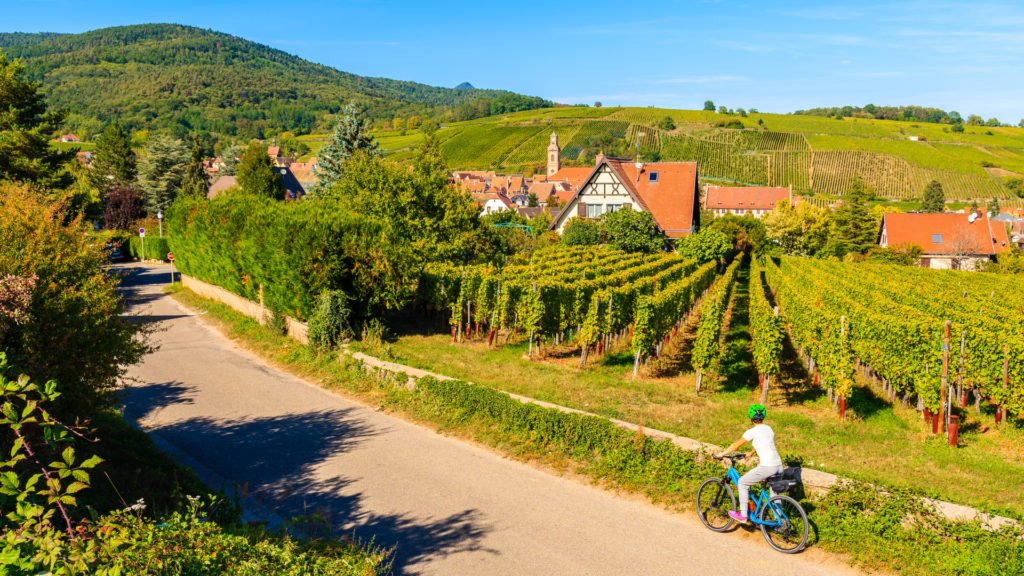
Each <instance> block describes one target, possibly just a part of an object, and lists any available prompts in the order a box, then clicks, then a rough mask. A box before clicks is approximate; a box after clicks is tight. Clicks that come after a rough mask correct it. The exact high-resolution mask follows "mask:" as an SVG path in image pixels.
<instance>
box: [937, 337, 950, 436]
mask: <svg viewBox="0 0 1024 576" xmlns="http://www.w3.org/2000/svg"><path fill="white" fill-rule="evenodd" d="M951 324H952V322H950V321H949V320H946V324H945V327H944V328H943V331H942V377H941V382H942V388H940V389H939V422H940V423H941V428H940V429H939V431H940V432H945V431H946V417H947V416H949V410H948V409H947V407H946V400H947V398H946V388H947V387H948V386H949V327H950V325H951Z"/></svg>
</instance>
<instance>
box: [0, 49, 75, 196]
mask: <svg viewBox="0 0 1024 576" xmlns="http://www.w3.org/2000/svg"><path fill="white" fill-rule="evenodd" d="M24 71H25V67H24V65H23V64H22V63H21V62H20V61H14V62H10V61H8V60H7V58H6V57H5V56H4V55H3V53H0V181H3V180H8V181H18V182H33V183H37V184H41V185H43V186H46V187H49V188H66V187H67V186H69V185H70V184H71V182H72V180H73V179H72V177H71V175H70V174H69V173H68V171H67V167H66V165H67V163H68V161H70V160H71V159H72V158H74V157H75V152H76V150H66V151H59V150H55V149H53V148H51V147H50V142H49V140H50V135H51V134H53V133H54V132H55V131H57V129H58V128H59V127H60V124H61V122H62V121H63V116H62V115H61V114H60V113H57V112H53V111H49V110H47V107H46V101H45V100H44V98H43V94H42V92H40V90H39V86H40V85H39V83H37V82H30V81H28V80H26V79H25V78H24Z"/></svg>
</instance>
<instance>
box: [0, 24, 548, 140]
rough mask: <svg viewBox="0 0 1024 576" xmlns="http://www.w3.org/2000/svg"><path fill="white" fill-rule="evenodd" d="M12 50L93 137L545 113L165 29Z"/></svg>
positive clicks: (257, 132) (526, 102)
mask: <svg viewBox="0 0 1024 576" xmlns="http://www.w3.org/2000/svg"><path fill="white" fill-rule="evenodd" d="M36 39H38V40H39V41H33V42H31V43H20V44H18V45H14V46H10V47H9V48H8V50H9V52H10V54H11V55H12V56H14V57H16V58H22V59H24V60H25V63H26V66H27V70H28V72H29V74H31V76H32V77H35V78H40V79H42V81H43V84H44V87H45V88H46V90H47V93H48V94H49V98H50V100H51V103H52V104H53V105H55V106H58V107H60V108H63V109H67V110H72V111H74V114H72V115H71V116H70V117H69V119H68V123H69V125H70V127H71V128H72V129H73V130H75V131H82V130H80V129H84V131H85V132H87V133H88V132H90V130H91V126H93V125H95V124H96V122H97V121H102V122H103V123H106V122H109V121H111V120H114V119H118V120H120V121H121V122H123V123H124V124H125V125H126V126H129V127H131V128H132V129H133V130H139V129H149V130H154V131H155V130H166V131H171V132H172V134H174V136H175V137H178V138H184V137H185V136H186V135H187V133H188V132H189V131H193V132H205V133H214V134H223V135H232V136H238V137H242V138H245V139H250V138H266V137H267V136H269V135H272V134H277V133H280V132H284V131H292V132H295V133H296V134H306V133H309V132H310V131H312V130H313V129H314V128H320V129H324V128H326V127H328V126H330V125H332V124H333V120H334V117H335V115H336V114H337V113H338V111H339V104H338V103H340V102H351V101H358V102H360V103H362V104H363V105H364V106H365V107H366V109H367V111H368V116H369V117H371V118H389V119H390V118H392V117H394V116H408V115H412V114H420V115H423V114H425V113H426V114H429V115H431V116H435V117H438V118H441V117H443V116H444V114H445V113H446V112H448V111H450V110H453V109H457V108H458V107H459V106H460V105H462V104H466V103H469V102H479V103H481V104H482V107H483V111H484V114H483V115H487V114H500V113H506V112H510V111H516V110H527V109H532V108H540V107H543V106H550V105H551V103H550V102H548V101H546V100H543V99H541V98H531V97H525V96H520V95H518V94H511V93H508V92H504V91H499V90H477V89H465V90H453V89H448V88H436V87H433V86H426V85H423V84H417V83H415V82H405V81H399V80H388V79H385V78H366V77H362V76H356V75H354V74H349V73H346V72H341V71H338V70H335V69H333V68H329V67H327V66H322V65H319V64H314V63H312V62H309V61H306V60H303V59H301V58H298V57H295V56H292V55H290V54H286V53H284V52H281V51H279V50H275V49H273V48H270V47H268V46H264V45H260V44H257V43H255V42H250V41H247V40H243V39H241V38H237V37H234V36H230V35H227V34H222V33H218V32H212V31H209V30H203V29H199V28H192V27H188V26H179V25H168V24H144V25H136V26H122V27H116V28H104V29H101V30H94V31H92V32H86V33H84V34H62V35H59V36H52V37H45V38H44V37H37V38H36Z"/></svg>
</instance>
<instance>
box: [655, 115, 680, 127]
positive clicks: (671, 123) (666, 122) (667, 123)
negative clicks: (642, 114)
mask: <svg viewBox="0 0 1024 576" xmlns="http://www.w3.org/2000/svg"><path fill="white" fill-rule="evenodd" d="M658 128H661V129H662V130H675V129H676V122H675V120H673V119H672V117H671V116H665V117H664V118H662V119H661V121H659V122H658Z"/></svg>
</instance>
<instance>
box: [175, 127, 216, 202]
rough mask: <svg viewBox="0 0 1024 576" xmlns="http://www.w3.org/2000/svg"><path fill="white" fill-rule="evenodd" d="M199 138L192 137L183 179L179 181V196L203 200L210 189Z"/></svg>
mask: <svg viewBox="0 0 1024 576" xmlns="http://www.w3.org/2000/svg"><path fill="white" fill-rule="evenodd" d="M205 156H206V155H205V154H203V146H202V144H201V143H200V142H199V138H197V137H195V136H193V137H192V152H191V154H190V156H189V160H188V164H187V165H186V166H185V177H184V178H182V180H181V192H180V193H179V194H180V195H181V196H189V197H197V198H205V197H206V193H207V191H208V190H209V189H210V175H209V174H207V173H206V168H205V167H204V166H203V160H204V159H205Z"/></svg>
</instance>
